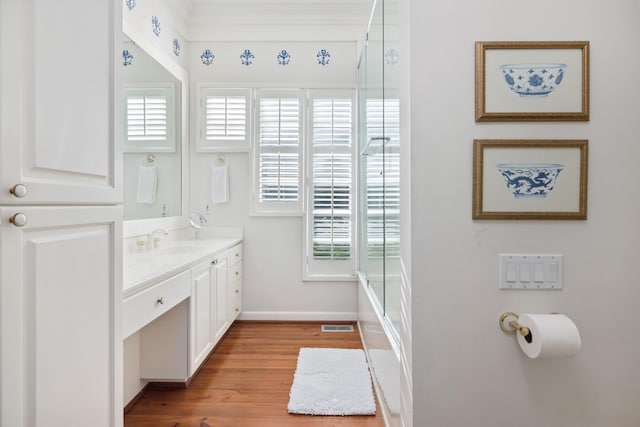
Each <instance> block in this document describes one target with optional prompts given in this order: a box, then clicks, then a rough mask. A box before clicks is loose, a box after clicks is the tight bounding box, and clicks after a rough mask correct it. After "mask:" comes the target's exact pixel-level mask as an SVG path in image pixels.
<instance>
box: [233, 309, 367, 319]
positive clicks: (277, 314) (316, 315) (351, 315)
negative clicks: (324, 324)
mask: <svg viewBox="0 0 640 427" xmlns="http://www.w3.org/2000/svg"><path fill="white" fill-rule="evenodd" d="M238 320H275V321H336V322H351V321H353V322H355V321H356V320H358V313H357V312H329V311H327V312H323V311H313V312H308V311H243V312H242V313H241V314H240V316H239V317H238Z"/></svg>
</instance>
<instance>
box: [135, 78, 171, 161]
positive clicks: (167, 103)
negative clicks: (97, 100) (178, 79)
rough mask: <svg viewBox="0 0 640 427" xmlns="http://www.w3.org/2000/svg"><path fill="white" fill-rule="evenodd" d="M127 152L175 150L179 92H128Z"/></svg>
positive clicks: (151, 89) (152, 89) (156, 89)
mask: <svg viewBox="0 0 640 427" xmlns="http://www.w3.org/2000/svg"><path fill="white" fill-rule="evenodd" d="M125 94H126V95H125V144H124V148H125V151H175V108H174V102H175V89H174V86H173V85H172V84H170V85H167V86H164V87H144V88H140V87H136V88H134V87H130V88H126V89H125Z"/></svg>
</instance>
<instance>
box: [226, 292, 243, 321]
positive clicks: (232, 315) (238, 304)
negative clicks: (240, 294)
mask: <svg viewBox="0 0 640 427" xmlns="http://www.w3.org/2000/svg"><path fill="white" fill-rule="evenodd" d="M240 313H242V298H236V300H235V301H233V303H231V305H230V306H229V323H231V322H233V321H234V320H236V318H237V317H238V316H239V315H240Z"/></svg>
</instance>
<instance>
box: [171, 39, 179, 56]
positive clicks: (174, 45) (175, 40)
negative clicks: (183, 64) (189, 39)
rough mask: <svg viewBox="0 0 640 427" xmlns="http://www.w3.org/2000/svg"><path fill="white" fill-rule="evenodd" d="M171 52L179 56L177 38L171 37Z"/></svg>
mask: <svg viewBox="0 0 640 427" xmlns="http://www.w3.org/2000/svg"><path fill="white" fill-rule="evenodd" d="M173 54H174V55H175V56H180V41H179V40H178V39H173Z"/></svg>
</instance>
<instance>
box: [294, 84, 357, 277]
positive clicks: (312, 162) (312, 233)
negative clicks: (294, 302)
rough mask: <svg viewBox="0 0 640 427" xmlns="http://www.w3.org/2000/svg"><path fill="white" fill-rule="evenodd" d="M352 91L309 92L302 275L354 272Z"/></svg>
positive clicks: (348, 273)
mask: <svg viewBox="0 0 640 427" xmlns="http://www.w3.org/2000/svg"><path fill="white" fill-rule="evenodd" d="M353 110H354V93H353V91H349V90H343V91H327V90H315V91H310V93H309V120H308V121H309V132H308V134H309V148H308V151H309V161H308V165H309V174H308V175H309V179H308V201H307V209H306V233H305V235H306V248H307V251H306V252H307V255H306V276H307V277H308V278H315V277H322V278H323V279H331V278H332V277H334V278H336V279H337V280H340V279H344V278H345V277H351V276H353V275H354V266H355V261H354V260H355V256H354V255H355V254H354V180H353V174H354V161H353V158H354V155H353V153H354V118H353V114H354V111H353Z"/></svg>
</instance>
